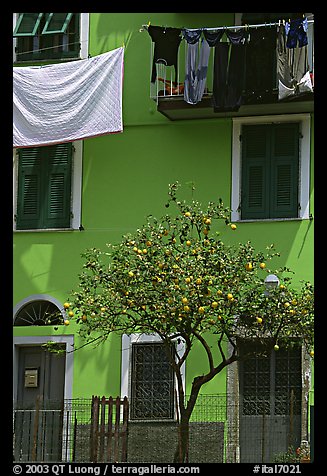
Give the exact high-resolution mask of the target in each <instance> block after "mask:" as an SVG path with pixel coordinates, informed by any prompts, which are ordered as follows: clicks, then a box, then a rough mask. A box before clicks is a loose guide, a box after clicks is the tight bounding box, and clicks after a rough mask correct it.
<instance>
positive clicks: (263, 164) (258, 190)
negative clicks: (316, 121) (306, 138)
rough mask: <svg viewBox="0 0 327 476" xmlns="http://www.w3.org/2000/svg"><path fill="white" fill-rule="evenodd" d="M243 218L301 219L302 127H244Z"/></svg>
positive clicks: (295, 124) (288, 125)
mask: <svg viewBox="0 0 327 476" xmlns="http://www.w3.org/2000/svg"><path fill="white" fill-rule="evenodd" d="M241 139H242V202H241V203H242V205H241V217H242V219H260V218H296V217H297V216H298V203H299V202H298V181H299V124H297V123H290V124H288V123H286V124H261V125H244V126H243V127H242V135H241Z"/></svg>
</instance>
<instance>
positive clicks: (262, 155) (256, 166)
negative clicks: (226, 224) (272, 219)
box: [241, 125, 269, 220]
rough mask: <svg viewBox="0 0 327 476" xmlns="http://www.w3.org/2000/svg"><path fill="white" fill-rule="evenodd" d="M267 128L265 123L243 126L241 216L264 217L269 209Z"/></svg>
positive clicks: (245, 217)
mask: <svg viewBox="0 0 327 476" xmlns="http://www.w3.org/2000/svg"><path fill="white" fill-rule="evenodd" d="M268 173H269V130H268V128H267V126H266V125H256V126H244V127H243V131H242V200H241V216H242V219H243V220H246V219H260V218H266V217H267V214H268V210H269V185H268V180H269V175H268Z"/></svg>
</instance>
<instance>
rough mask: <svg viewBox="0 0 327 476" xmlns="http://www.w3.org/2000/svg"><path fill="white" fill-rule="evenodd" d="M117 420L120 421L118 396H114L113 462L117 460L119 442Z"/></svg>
mask: <svg viewBox="0 0 327 476" xmlns="http://www.w3.org/2000/svg"><path fill="white" fill-rule="evenodd" d="M119 422H120V397H117V398H116V420H115V432H114V462H115V463H117V462H118V444H119Z"/></svg>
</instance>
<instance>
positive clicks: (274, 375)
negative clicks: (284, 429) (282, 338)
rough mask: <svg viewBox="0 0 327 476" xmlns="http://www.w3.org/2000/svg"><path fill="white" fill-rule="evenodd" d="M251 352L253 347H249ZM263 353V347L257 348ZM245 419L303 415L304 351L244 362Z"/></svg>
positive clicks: (276, 354) (242, 387) (276, 353)
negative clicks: (249, 416) (248, 416)
mask: <svg viewBox="0 0 327 476" xmlns="http://www.w3.org/2000/svg"><path fill="white" fill-rule="evenodd" d="M248 349H250V347H248ZM257 351H259V352H260V346H257ZM241 367H242V373H241V382H240V385H241V387H240V390H241V396H242V398H241V407H242V414H243V415H275V416H277V415H290V414H294V415H299V414H300V412H301V393H302V385H301V382H302V379H301V349H300V348H298V347H296V348H293V349H279V351H277V352H275V351H272V352H270V353H266V352H265V351H264V349H263V350H262V353H261V354H258V355H253V356H251V357H249V358H247V359H245V360H244V361H243V362H242V366H241Z"/></svg>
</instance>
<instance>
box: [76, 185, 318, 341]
mask: <svg viewBox="0 0 327 476" xmlns="http://www.w3.org/2000/svg"><path fill="white" fill-rule="evenodd" d="M179 188H180V185H179V184H178V183H175V184H171V185H170V186H169V190H168V197H169V198H168V203H167V204H168V205H169V207H170V214H167V215H164V216H163V217H162V218H161V219H158V218H156V217H154V216H152V215H149V216H148V218H147V221H146V223H145V224H144V225H143V226H142V227H141V228H139V229H138V230H136V231H135V233H131V234H128V235H125V236H123V238H122V240H121V242H120V243H117V244H115V245H113V244H110V245H107V249H106V251H101V250H99V249H96V248H92V249H89V250H86V251H85V253H84V254H83V258H84V265H83V272H82V273H81V275H80V277H79V289H78V290H77V291H75V292H74V293H73V302H74V306H75V315H76V316H77V322H78V323H79V324H80V329H81V331H80V332H81V334H82V335H83V336H84V337H86V338H91V336H92V335H93V333H100V334H103V335H104V336H105V337H107V336H108V335H109V334H110V333H111V332H124V333H132V332H137V331H142V332H148V333H152V332H156V333H158V334H159V335H161V336H164V337H165V338H169V336H171V335H173V336H174V337H176V335H180V336H182V337H184V338H185V339H187V340H188V342H191V341H193V340H194V339H197V338H198V337H199V336H202V335H204V334H205V333H206V332H208V331H209V332H214V333H215V334H218V335H219V336H220V337H219V338H220V339H228V340H230V339H235V337H237V336H242V337H247V338H259V337H260V338H268V337H269V339H272V341H273V342H277V340H279V339H282V338H286V337H287V339H288V340H289V341H291V340H292V339H293V338H294V339H296V340H299V339H300V340H301V341H305V342H306V344H307V346H308V348H310V346H312V345H313V287H312V286H311V285H310V284H309V283H305V284H304V285H303V287H302V288H301V289H297V288H294V289H293V288H292V286H291V278H290V274H291V273H292V272H291V270H289V269H287V268H286V267H282V268H280V269H278V270H271V269H270V267H269V262H270V261H271V259H272V258H274V259H275V258H277V257H278V255H279V253H278V252H277V251H276V250H275V247H274V245H269V246H267V248H266V250H265V251H256V250H255V249H254V247H253V246H252V244H251V242H250V241H247V242H246V243H240V244H239V245H238V246H232V245H229V244H228V235H227V237H226V238H225V240H224V241H222V238H223V236H224V232H225V231H226V232H227V231H228V229H227V228H226V226H227V225H228V224H229V223H230V222H229V216H230V210H229V209H228V208H226V207H224V205H223V202H222V200H221V199H219V200H218V203H214V202H209V203H208V204H207V206H206V207H203V206H202V205H201V204H200V203H199V202H197V201H196V200H194V199H193V198H192V199H191V200H190V201H189V202H186V201H183V200H180V199H178V197H177V193H178V191H179ZM194 191H195V188H194V186H192V196H193V192H194ZM233 233H237V231H234V232H233ZM271 272H274V273H275V274H277V275H278V277H279V280H280V282H281V283H282V284H281V286H280V287H279V288H278V289H275V290H274V291H273V292H272V293H270V294H269V297H268V296H267V292H266V289H265V286H264V279H265V277H266V276H267V274H268V273H271ZM286 303H288V305H287V304H286Z"/></svg>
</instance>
